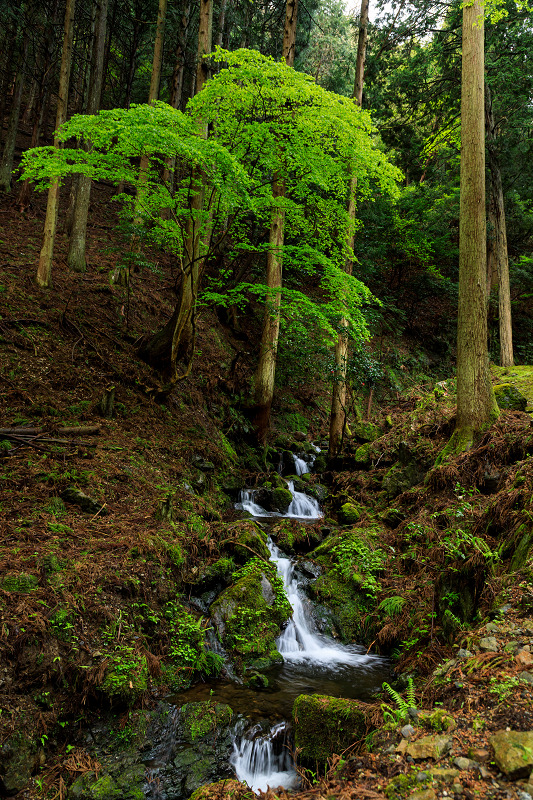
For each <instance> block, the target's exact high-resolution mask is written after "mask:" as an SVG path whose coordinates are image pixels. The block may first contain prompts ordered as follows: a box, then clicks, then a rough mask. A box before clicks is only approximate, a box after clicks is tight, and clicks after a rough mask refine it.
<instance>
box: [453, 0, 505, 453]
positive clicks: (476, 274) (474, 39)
mask: <svg viewBox="0 0 533 800" xmlns="http://www.w3.org/2000/svg"><path fill="white" fill-rule="evenodd" d="M483 22H484V19H483V6H482V5H481V3H480V2H479V0H474V2H472V3H471V4H470V3H468V4H465V5H464V6H463V56H462V83H461V197H460V208H459V215H460V218H459V312H458V320H457V423H456V429H455V432H454V434H453V436H452V439H451V440H450V442H449V443H448V445H447V446H446V448H445V450H444V452H443V456H445V455H447V454H448V453H450V452H463V451H465V450H468V449H470V447H471V446H472V444H473V443H474V441H475V440H476V438H477V437H478V436H479V435H480V433H481V432H482V431H484V430H485V429H486V428H487V427H488V426H489V425H490V424H491V423H492V422H493V420H494V419H496V418H497V416H498V413H499V411H498V406H497V404H496V400H495V398H494V391H493V388H492V383H491V380H490V370H489V358H488V352H487V304H486V220H485V135H484V134H485V125H484V118H485V114H484V41H483V38H484V33H483Z"/></svg>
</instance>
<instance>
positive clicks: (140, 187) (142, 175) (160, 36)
mask: <svg viewBox="0 0 533 800" xmlns="http://www.w3.org/2000/svg"><path fill="white" fill-rule="evenodd" d="M166 15H167V0H159V9H158V12H157V26H156V33H155V43H154V60H153V63H152V77H151V79H150V90H149V92H148V102H149V103H152V102H153V101H154V100H157V98H158V97H159V84H160V82H161V64H162V62H163V45H164V40H165V19H166ZM149 166H150V155H149V154H148V153H145V154H144V155H143V156H142V158H141V164H140V167H139V181H138V184H137V201H136V215H135V222H136V224H137V225H140V224H141V222H142V216H141V211H142V202H143V193H144V187H145V186H146V183H147V181H148V169H149ZM134 246H135V247H137V248H138V243H137V242H136V243H134Z"/></svg>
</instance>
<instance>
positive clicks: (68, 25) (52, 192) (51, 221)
mask: <svg viewBox="0 0 533 800" xmlns="http://www.w3.org/2000/svg"><path fill="white" fill-rule="evenodd" d="M75 5H76V0H67V5H66V9H65V27H64V34H63V51H62V54H61V67H60V72H59V93H58V97H57V111H56V130H57V129H58V128H59V127H60V125H62V124H63V123H64V122H65V120H66V118H67V105H68V85H69V78H70V62H71V60H72V37H73V34H74V9H75ZM54 146H55V147H58V146H59V142H58V140H57V138H54ZM58 206H59V181H53V183H52V185H51V186H50V189H49V190H48V202H47V205H46V219H45V223H44V237H43V246H42V249H41V255H40V258H39V266H38V268H37V278H36V279H37V283H38V284H39V286H41V287H43V288H47V287H49V286H50V285H51V279H52V257H53V254H54V239H55V233H56V226H57V212H58Z"/></svg>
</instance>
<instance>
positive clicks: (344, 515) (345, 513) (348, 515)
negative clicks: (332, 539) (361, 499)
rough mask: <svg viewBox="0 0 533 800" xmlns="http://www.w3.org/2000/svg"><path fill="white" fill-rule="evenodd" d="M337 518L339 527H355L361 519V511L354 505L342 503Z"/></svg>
mask: <svg viewBox="0 0 533 800" xmlns="http://www.w3.org/2000/svg"><path fill="white" fill-rule="evenodd" d="M337 516H338V518H339V522H340V524H341V525H356V524H357V523H358V522H359V520H360V519H361V509H360V508H359V507H358V506H357V505H356V504H355V503H344V504H343V505H342V506H341V507H340V510H339V512H338V514H337Z"/></svg>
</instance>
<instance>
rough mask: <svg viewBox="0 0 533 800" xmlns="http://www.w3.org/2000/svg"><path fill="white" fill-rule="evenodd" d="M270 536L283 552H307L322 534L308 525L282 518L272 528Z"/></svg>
mask: <svg viewBox="0 0 533 800" xmlns="http://www.w3.org/2000/svg"><path fill="white" fill-rule="evenodd" d="M272 536H273V538H274V539H275V540H276V542H277V544H278V545H279V547H280V548H281V549H282V550H283V552H284V553H289V554H290V555H296V554H303V553H308V552H309V551H310V550H312V549H313V548H314V547H316V546H317V545H318V544H320V542H321V541H322V534H321V533H320V531H318V530H316V528H313V527H311V526H309V525H302V523H299V522H297V521H296V520H289V519H284V520H282V521H281V522H280V523H279V525H276V526H274V528H273V529H272Z"/></svg>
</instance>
